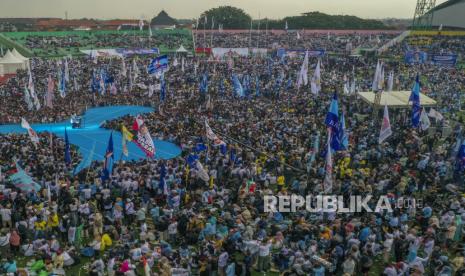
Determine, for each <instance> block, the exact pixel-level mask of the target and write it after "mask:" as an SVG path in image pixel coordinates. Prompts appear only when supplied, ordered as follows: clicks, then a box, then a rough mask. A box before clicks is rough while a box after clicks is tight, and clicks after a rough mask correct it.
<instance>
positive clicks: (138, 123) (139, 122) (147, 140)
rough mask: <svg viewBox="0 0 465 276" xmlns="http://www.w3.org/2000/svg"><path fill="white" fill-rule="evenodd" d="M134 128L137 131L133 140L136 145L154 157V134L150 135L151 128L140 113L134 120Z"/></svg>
mask: <svg viewBox="0 0 465 276" xmlns="http://www.w3.org/2000/svg"><path fill="white" fill-rule="evenodd" d="M132 129H133V130H135V131H137V135H136V137H135V139H133V140H132V141H133V142H134V143H136V145H137V146H138V147H139V148H140V149H141V150H142V151H143V152H145V154H146V155H147V156H148V157H150V158H153V157H154V156H155V145H154V143H153V140H152V136H150V133H149V130H148V128H147V126H146V125H145V123H144V120H143V119H142V117H141V116H140V115H139V116H137V117H136V119H135V120H134V123H133V125H132Z"/></svg>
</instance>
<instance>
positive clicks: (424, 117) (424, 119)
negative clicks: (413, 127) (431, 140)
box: [420, 108, 431, 131]
mask: <svg viewBox="0 0 465 276" xmlns="http://www.w3.org/2000/svg"><path fill="white" fill-rule="evenodd" d="M430 126H431V122H430V120H429V118H428V114H426V110H425V109H424V108H423V110H422V111H421V115H420V127H421V130H423V131H425V130H427V129H428V128H429V127H430Z"/></svg>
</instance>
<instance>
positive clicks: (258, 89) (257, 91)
mask: <svg viewBox="0 0 465 276" xmlns="http://www.w3.org/2000/svg"><path fill="white" fill-rule="evenodd" d="M255 95H256V96H257V97H258V96H260V79H259V78H258V75H257V76H255Z"/></svg>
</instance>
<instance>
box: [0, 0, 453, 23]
mask: <svg viewBox="0 0 465 276" xmlns="http://www.w3.org/2000/svg"><path fill="white" fill-rule="evenodd" d="M416 2H417V1H416V0H0V17H64V14H65V11H68V17H69V18H82V17H88V18H135V19H138V18H140V17H141V16H143V17H144V18H146V19H148V18H152V17H153V16H154V15H156V14H157V13H158V12H159V11H160V10H162V9H164V10H166V11H167V12H168V14H170V15H171V16H173V17H175V18H185V19H187V18H196V17H198V16H199V14H200V13H201V12H202V11H204V10H206V9H209V8H212V7H217V6H220V5H231V6H235V7H238V8H242V9H244V10H245V11H246V12H247V13H249V14H250V15H251V16H252V17H253V18H258V17H259V14H260V17H261V18H263V17H269V18H282V17H284V16H287V15H299V14H300V13H302V12H308V11H321V12H325V13H329V14H349V15H356V16H360V17H364V18H385V17H396V18H411V17H413V12H414V9H415V5H416ZM437 2H438V3H442V2H445V0H438V1H437Z"/></svg>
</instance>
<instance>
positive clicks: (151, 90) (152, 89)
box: [149, 84, 155, 98]
mask: <svg viewBox="0 0 465 276" xmlns="http://www.w3.org/2000/svg"><path fill="white" fill-rule="evenodd" d="M154 90H155V86H154V85H153V84H149V98H151V97H152V95H153V91H154Z"/></svg>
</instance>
